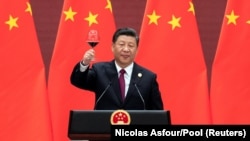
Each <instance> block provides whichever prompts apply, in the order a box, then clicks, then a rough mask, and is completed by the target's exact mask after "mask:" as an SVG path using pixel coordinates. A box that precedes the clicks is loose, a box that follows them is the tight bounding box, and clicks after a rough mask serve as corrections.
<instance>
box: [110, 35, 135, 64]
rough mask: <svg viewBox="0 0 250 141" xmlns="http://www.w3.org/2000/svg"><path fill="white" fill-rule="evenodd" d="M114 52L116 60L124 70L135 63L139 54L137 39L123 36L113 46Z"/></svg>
mask: <svg viewBox="0 0 250 141" xmlns="http://www.w3.org/2000/svg"><path fill="white" fill-rule="evenodd" d="M112 52H113V54H114V57H115V60H116V61H117V63H118V64H119V65H120V67H122V68H124V67H126V66H128V65H129V64H131V63H132V62H133V61H134V58H135V55H136V53H137V44H136V39H135V37H132V36H127V35H121V36H119V37H118V39H117V41H116V42H115V43H114V44H113V45H112Z"/></svg>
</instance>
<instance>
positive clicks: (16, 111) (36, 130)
mask: <svg viewBox="0 0 250 141" xmlns="http://www.w3.org/2000/svg"><path fill="white" fill-rule="evenodd" d="M0 13H1V14H0V24H1V26H0V31H1V32H0V35H1V39H0V40H1V41H0V46H1V47H0V60H1V65H0V71H1V73H0V78H1V80H0V111H1V120H0V140H1V141H34V140H35V141H51V140H52V130H51V122H50V114H49V105H48V104H49V103H48V95H47V90H46V76H45V68H44V64H43V60H42V56H41V52H40V48H39V44H38V40H37V35H36V32H35V26H34V22H33V17H32V7H31V5H30V3H29V1H27V0H8V1H3V0H2V1H1V2H0Z"/></svg>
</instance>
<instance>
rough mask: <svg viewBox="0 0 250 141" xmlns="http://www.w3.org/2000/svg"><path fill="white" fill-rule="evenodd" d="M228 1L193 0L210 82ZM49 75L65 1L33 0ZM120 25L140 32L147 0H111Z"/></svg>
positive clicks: (39, 36)
mask: <svg viewBox="0 0 250 141" xmlns="http://www.w3.org/2000/svg"><path fill="white" fill-rule="evenodd" d="M226 2H227V0H193V3H194V6H195V14H196V19H197V24H198V29H199V33H200V39H201V43H202V49H203V53H204V58H205V63H206V66H207V71H208V80H209V83H210V76H211V67H212V63H213V59H214V56H215V52H216V48H217V42H218V38H219V33H220V28H221V24H222V21H223V17H224V11H225V7H226ZM30 3H31V5H32V12H33V17H34V20H35V25H36V30H37V33H38V40H39V44H40V47H41V52H42V56H43V60H44V63H45V69H46V77H48V71H49V64H50V60H51V57H52V53H53V48H54V43H55V40H56V34H57V29H58V25H59V21H60V17H61V11H62V7H63V0H30ZM111 3H112V7H113V14H114V17H115V22H116V27H117V28H119V27H123V26H130V27H133V28H135V29H136V30H137V31H138V33H139V32H140V28H141V23H142V18H143V15H144V10H145V6H146V0H111Z"/></svg>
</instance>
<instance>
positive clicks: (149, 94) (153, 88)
mask: <svg viewBox="0 0 250 141" xmlns="http://www.w3.org/2000/svg"><path fill="white" fill-rule="evenodd" d="M138 74H142V75H141V77H140V76H139V75H138ZM70 80H71V83H72V84H73V85H74V86H76V87H78V88H81V89H85V90H90V91H93V92H94V93H95V94H96V96H95V109H96V110H117V109H124V110H143V109H147V110H162V109H163V102H162V98H161V93H160V91H159V87H158V83H157V81H156V74H155V73H153V72H151V71H149V70H148V69H146V68H143V67H142V66H139V65H138V64H136V63H134V67H133V71H132V77H131V81H130V84H129V89H128V92H127V95H126V98H125V100H124V101H122V99H121V94H120V88H119V81H118V73H117V69H116V67H115V62H114V60H112V61H111V62H101V63H95V64H93V65H92V67H91V68H88V69H87V70H86V71H84V72H80V63H77V64H76V65H75V67H74V69H73V72H72V74H71V78H70ZM136 87H137V88H138V89H137V88H136Z"/></svg>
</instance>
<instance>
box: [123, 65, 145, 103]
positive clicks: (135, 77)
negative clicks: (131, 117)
mask: <svg viewBox="0 0 250 141" xmlns="http://www.w3.org/2000/svg"><path fill="white" fill-rule="evenodd" d="M142 75H143V70H142V69H141V68H140V67H139V66H138V65H137V64H136V63H134V67H133V71H132V76H131V80H130V84H129V89H128V93H127V96H126V99H125V102H126V101H127V100H128V99H129V98H130V97H131V95H132V94H133V93H136V88H135V85H137V86H138V84H139V83H140V81H141V77H142Z"/></svg>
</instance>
